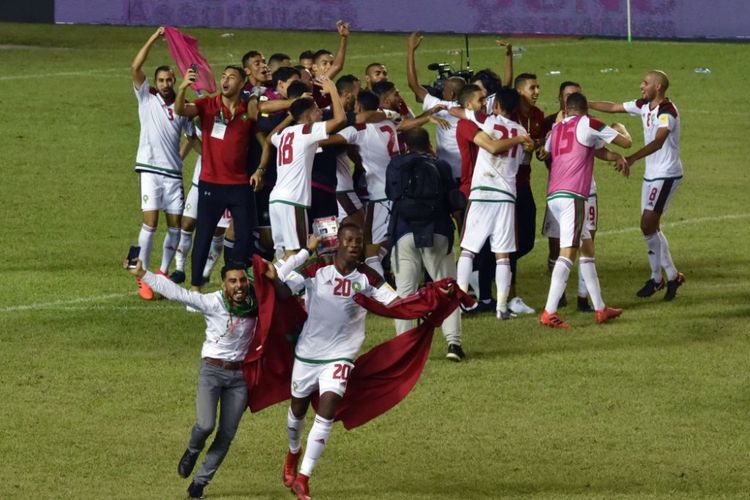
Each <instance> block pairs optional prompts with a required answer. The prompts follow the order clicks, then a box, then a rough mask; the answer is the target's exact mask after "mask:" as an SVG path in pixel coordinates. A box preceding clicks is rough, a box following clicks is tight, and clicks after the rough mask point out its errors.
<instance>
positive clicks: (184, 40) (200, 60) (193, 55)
mask: <svg viewBox="0 0 750 500" xmlns="http://www.w3.org/2000/svg"><path fill="white" fill-rule="evenodd" d="M164 38H166V39H167V45H168V46H169V52H170V54H172V59H174V62H175V64H176V65H177V68H178V69H179V70H180V73H182V75H183V76H184V75H185V73H186V72H187V70H188V68H189V67H190V65H191V64H195V67H196V71H197V72H198V79H197V80H196V81H195V83H194V84H193V85H192V87H193V90H195V91H196V92H201V91H202V92H207V93H209V94H213V93H214V92H216V79H215V78H214V73H213V71H212V70H211V66H209V65H208V62H207V61H206V58H205V57H203V55H202V54H201V53H200V51H199V50H198V39H197V38H195V37H192V36H190V35H186V34H184V33H183V32H181V31H180V30H178V29H177V28H173V27H172V26H167V27H166V28H164Z"/></svg>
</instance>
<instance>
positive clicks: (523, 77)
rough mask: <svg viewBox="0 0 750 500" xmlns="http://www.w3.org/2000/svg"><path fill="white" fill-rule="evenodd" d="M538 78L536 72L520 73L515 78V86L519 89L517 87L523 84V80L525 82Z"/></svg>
mask: <svg viewBox="0 0 750 500" xmlns="http://www.w3.org/2000/svg"><path fill="white" fill-rule="evenodd" d="M536 79H537V78H536V75H535V74H534V73H521V74H520V75H518V76H517V77H516V79H515V80H513V88H516V89H517V88H518V87H520V86H521V85H522V84H523V82H525V81H526V80H536Z"/></svg>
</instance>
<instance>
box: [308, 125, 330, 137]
mask: <svg viewBox="0 0 750 500" xmlns="http://www.w3.org/2000/svg"><path fill="white" fill-rule="evenodd" d="M310 134H311V136H312V137H311V141H312V142H320V141H324V140H326V139H328V132H326V123H325V122H315V123H313V126H312V130H311V131H310Z"/></svg>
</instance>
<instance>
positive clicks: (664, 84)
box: [591, 70, 685, 300]
mask: <svg viewBox="0 0 750 500" xmlns="http://www.w3.org/2000/svg"><path fill="white" fill-rule="evenodd" d="M668 88H669V78H667V75H666V73H664V72H663V71H659V70H652V71H649V72H648V73H646V75H645V76H644V77H643V81H642V82H641V99H638V100H637V101H629V102H625V103H622V104H618V103H614V102H592V103H591V109H595V110H597V111H604V112H607V113H629V114H631V115H634V116H636V115H640V117H641V121H642V122H643V137H644V142H645V143H646V145H645V146H644V147H642V148H641V149H639V150H638V151H636V152H635V153H633V154H632V155H630V156H628V157H627V158H625V159H626V160H627V162H628V165H629V166H630V165H632V164H633V163H634V162H636V161H638V160H640V159H641V158H645V159H646V170H645V172H644V174H643V188H642V189H641V231H642V232H643V237H644V238H645V240H646V246H647V247H648V262H649V264H650V266H651V277H650V278H649V279H648V280H647V281H646V284H645V285H644V286H643V288H641V289H640V290H638V292H636V295H638V297H650V296H652V295H653V294H655V293H656V292H657V291H658V290H661V289H662V288H664V278H663V276H662V270H664V273H665V274H666V275H667V291H666V293H665V294H664V300H674V298H675V296H676V295H677V289H678V288H679V287H680V286H681V285H682V284H683V283H684V282H685V276H684V275H683V274H682V273H681V272H679V271H677V268H676V267H675V265H674V262H673V261H672V254H671V252H670V251H669V243H667V238H666V236H664V233H663V232H662V231H661V227H660V226H661V216H662V215H663V214H664V213H665V212H666V211H667V208H668V207H669V202H670V201H671V200H672V197H673V196H674V193H675V191H677V187H678V186H679V185H680V182H681V180H682V174H683V170H682V161H680V115H679V113H678V112H677V107H676V106H675V105H674V103H673V102H672V101H671V100H670V99H669V98H668V97H667V96H666V92H667V89H668Z"/></svg>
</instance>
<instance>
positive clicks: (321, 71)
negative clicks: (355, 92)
mask: <svg viewBox="0 0 750 500" xmlns="http://www.w3.org/2000/svg"><path fill="white" fill-rule="evenodd" d="M336 30H337V31H338V32H339V48H338V51H337V52H336V55H335V56H334V55H333V54H332V53H331V51H329V50H326V49H320V50H319V51H317V52H315V54H314V55H313V63H312V66H311V67H310V73H311V74H312V77H313V80H321V79H323V78H328V79H329V80H333V79H334V78H335V77H336V75H338V74H339V72H340V71H341V70H342V69H343V68H344V61H345V60H346V46H347V43H348V41H349V34H350V30H349V23H345V22H344V21H341V20H339V21H336ZM312 90H313V99H315V103H316V104H317V105H318V107H319V108H320V109H324V108H327V107H328V106H330V105H331V96H330V94H327V93H325V92H321V90H323V89H322V88H321V87H319V86H313V89H312Z"/></svg>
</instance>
